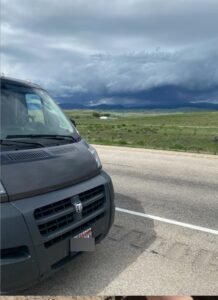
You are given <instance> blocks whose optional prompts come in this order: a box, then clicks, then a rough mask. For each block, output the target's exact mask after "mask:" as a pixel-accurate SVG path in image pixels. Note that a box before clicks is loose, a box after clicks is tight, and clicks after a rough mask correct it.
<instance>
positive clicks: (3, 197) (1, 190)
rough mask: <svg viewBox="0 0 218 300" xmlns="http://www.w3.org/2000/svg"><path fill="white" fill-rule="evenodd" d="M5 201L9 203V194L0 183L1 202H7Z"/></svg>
mask: <svg viewBox="0 0 218 300" xmlns="http://www.w3.org/2000/svg"><path fill="white" fill-rule="evenodd" d="M5 201H7V193H6V190H5V188H4V186H3V184H2V183H1V181H0V202H5Z"/></svg>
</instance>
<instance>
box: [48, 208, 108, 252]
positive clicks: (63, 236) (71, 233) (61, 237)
mask: <svg viewBox="0 0 218 300" xmlns="http://www.w3.org/2000/svg"><path fill="white" fill-rule="evenodd" d="M103 217H104V213H101V214H100V215H98V216H97V217H95V218H93V219H91V220H90V221H88V222H86V223H84V224H82V225H80V226H78V227H76V228H74V229H72V230H69V231H67V232H65V233H64V234H61V235H59V236H58V237H56V238H54V239H51V240H50V241H48V242H45V243H44V245H45V247H46V248H49V247H51V246H52V245H54V244H57V243H59V242H60V241H63V240H65V239H67V238H70V237H73V236H75V235H77V234H78V233H80V232H81V231H83V230H85V229H87V228H88V227H90V226H92V225H93V224H94V223H95V222H96V221H98V220H100V219H101V218H103Z"/></svg>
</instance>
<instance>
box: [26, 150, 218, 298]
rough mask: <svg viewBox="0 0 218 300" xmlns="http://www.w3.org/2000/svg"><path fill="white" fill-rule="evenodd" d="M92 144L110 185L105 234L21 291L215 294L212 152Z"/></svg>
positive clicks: (217, 191) (217, 208) (217, 233)
mask: <svg viewBox="0 0 218 300" xmlns="http://www.w3.org/2000/svg"><path fill="white" fill-rule="evenodd" d="M96 148H97V150H98V153H99V155H100V157H101V160H102V163H103V167H104V169H105V170H106V171H107V172H108V173H109V174H110V175H111V176H112V179H113V182H114V187H115V191H116V207H117V212H116V219H115V224H114V226H113V228H112V230H111V232H110V234H109V237H108V238H107V239H105V241H103V242H102V243H101V244H100V245H98V246H97V248H96V251H95V252H93V253H87V254H83V255H81V256H79V257H78V258H76V259H75V260H74V261H73V262H72V263H70V264H69V265H68V266H66V267H65V268H64V269H62V270H61V271H60V272H58V273H57V275H55V276H53V277H52V278H49V279H48V280H46V281H44V282H42V283H41V284H39V285H37V286H36V287H35V288H33V289H32V290H29V291H27V294H34V295H42V294H53V295H55V294H56V295H57V294H58V295H90V294H91V295H95V294H99V295H100V294H101V295H114V294H118V295H121V294H125V295H126V294H144V295H146V294H147V295H148V294H149V295H151V294H192V295H193V294H218V157H217V156H212V155H200V154H189V153H177V152H168V151H156V150H144V149H131V148H124V147H122V148H121V147H107V146H96Z"/></svg>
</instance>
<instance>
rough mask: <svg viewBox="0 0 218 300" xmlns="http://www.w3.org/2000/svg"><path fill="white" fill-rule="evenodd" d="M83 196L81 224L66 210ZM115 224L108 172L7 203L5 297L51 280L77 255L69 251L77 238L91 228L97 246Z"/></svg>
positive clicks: (3, 242)
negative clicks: (72, 202) (42, 281)
mask: <svg viewBox="0 0 218 300" xmlns="http://www.w3.org/2000/svg"><path fill="white" fill-rule="evenodd" d="M97 187H101V188H102V191H103V193H104V199H103V198H101V200H99V199H98V198H100V195H98V194H97V193H98V192H99V190H96V188H97ZM86 191H87V193H85V192H86ZM88 191H92V192H91V193H90V192H89V193H88ZM78 195H79V196H81V197H83V200H84V199H85V200H84V201H86V202H84V203H87V204H84V205H87V207H86V209H85V210H84V214H83V215H81V216H80V217H79V218H78V217H77V216H74V214H75V212H73V211H72V207H70V206H67V205H68V202H67V201H68V199H72V197H78ZM88 197H91V198H88ZM96 199H98V200H96ZM63 207H64V208H63ZM113 219H114V192H113V186H112V182H111V180H110V177H109V176H108V175H107V174H106V173H105V172H103V171H102V172H101V174H100V175H98V176H96V177H94V178H92V179H90V180H87V181H85V182H82V183H80V184H77V185H74V186H72V187H68V188H65V189H61V190H57V191H54V192H50V193H47V194H43V195H39V196H35V197H32V198H26V199H23V200H17V201H14V202H8V203H2V204H1V270H0V271H1V293H7V294H9V293H15V292H17V291H19V290H22V289H26V288H28V287H30V286H31V285H33V284H34V283H36V282H38V281H40V280H42V279H44V278H46V277H47V276H50V275H51V274H53V273H54V272H55V271H57V270H58V269H60V267H62V266H64V265H65V264H66V263H67V262H68V261H70V260H71V259H73V258H74V257H75V256H76V254H78V253H75V252H71V251H70V239H71V238H72V237H73V236H75V235H76V234H78V233H80V232H81V231H83V230H85V229H87V228H89V227H91V228H92V232H93V237H94V238H95V241H96V243H98V242H100V241H101V240H102V239H103V238H104V237H105V236H106V235H107V233H108V231H109V229H110V227H111V225H112V223H113Z"/></svg>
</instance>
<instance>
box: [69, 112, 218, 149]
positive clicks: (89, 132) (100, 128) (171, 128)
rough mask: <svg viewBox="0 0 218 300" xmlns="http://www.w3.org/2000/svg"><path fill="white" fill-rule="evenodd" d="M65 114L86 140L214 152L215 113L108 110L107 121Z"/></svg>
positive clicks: (85, 114)
mask: <svg viewBox="0 0 218 300" xmlns="http://www.w3.org/2000/svg"><path fill="white" fill-rule="evenodd" d="M65 113H66V114H67V115H68V117H70V118H73V119H74V120H75V121H76V123H77V128H78V130H79V131H80V133H81V135H82V136H83V137H84V138H85V139H86V140H87V141H88V142H89V143H93V144H104V145H119V146H129V147H142V148H147V149H163V150H174V151H187V152H198V153H210V154H218V112H187V113H173V114H148V113H143V112H138V113H129V112H125V113H118V112H109V114H110V116H109V118H108V119H107V120H100V119H99V117H98V114H96V112H93V111H81V110H68V111H65ZM101 115H104V113H103V112H101Z"/></svg>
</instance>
